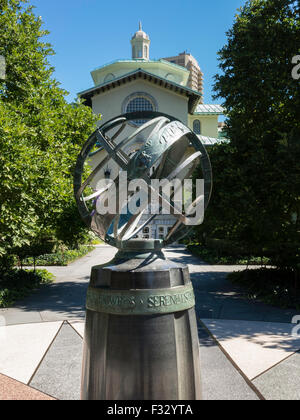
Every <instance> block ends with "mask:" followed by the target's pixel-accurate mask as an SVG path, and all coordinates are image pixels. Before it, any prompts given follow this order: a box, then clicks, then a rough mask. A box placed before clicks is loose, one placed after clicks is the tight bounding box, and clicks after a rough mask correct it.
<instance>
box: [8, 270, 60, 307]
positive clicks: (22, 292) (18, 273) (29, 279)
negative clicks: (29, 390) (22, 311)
mask: <svg viewBox="0 0 300 420" xmlns="http://www.w3.org/2000/svg"><path fill="white" fill-rule="evenodd" d="M53 280H54V276H53V275H52V274H51V273H49V272H48V271H46V270H26V271H25V270H13V269H12V270H9V271H7V272H6V273H4V274H3V275H2V277H1V278H0V308H7V307H8V306H11V305H12V304H13V303H14V302H16V301H17V300H20V299H23V298H24V297H26V296H28V295H29V294H31V293H32V291H34V290H35V289H38V288H40V287H42V286H43V285H46V284H49V283H52V282H53Z"/></svg>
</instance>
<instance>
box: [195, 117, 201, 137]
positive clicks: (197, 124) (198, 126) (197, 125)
mask: <svg viewBox="0 0 300 420" xmlns="http://www.w3.org/2000/svg"><path fill="white" fill-rule="evenodd" d="M193 131H194V133H195V134H201V123H200V121H199V120H194V122H193Z"/></svg>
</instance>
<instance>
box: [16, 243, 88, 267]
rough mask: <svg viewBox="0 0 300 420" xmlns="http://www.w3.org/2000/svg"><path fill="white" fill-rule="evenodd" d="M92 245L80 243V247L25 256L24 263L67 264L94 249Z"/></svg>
mask: <svg viewBox="0 0 300 420" xmlns="http://www.w3.org/2000/svg"><path fill="white" fill-rule="evenodd" d="M93 249H95V248H94V246H92V245H80V246H79V247H78V249H66V250H59V251H57V252H54V253H51V254H45V255H41V256H39V257H29V258H24V259H23V261H22V265H29V266H55V265H56V266H66V265H68V264H70V263H71V262H73V261H75V260H77V259H78V258H81V257H84V256H85V255H86V254H88V253H89V252H91V251H93Z"/></svg>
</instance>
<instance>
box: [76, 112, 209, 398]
mask: <svg viewBox="0 0 300 420" xmlns="http://www.w3.org/2000/svg"><path fill="white" fill-rule="evenodd" d="M199 164H200V165H201V167H202V173H203V179H204V183H203V184H201V185H204V187H203V189H200V193H199V191H198V190H197V191H196V194H198V195H197V196H196V197H195V198H194V199H193V198H192V197H193V190H192V189H191V188H190V187H191V183H185V181H186V180H187V179H190V178H191V177H192V174H193V172H194V170H195V168H196V166H197V165H199ZM125 180H126V185H125V184H124V182H125ZM137 180H138V183H136V182H137ZM153 180H156V181H159V180H164V181H166V182H167V181H168V182H169V183H172V182H173V181H174V180H176V182H177V183H176V182H175V183H174V184H172V185H173V187H172V188H169V190H168V191H169V195H168V194H165V192H164V190H161V189H160V188H157V185H158V184H155V183H153ZM127 182H129V183H130V182H132V183H133V185H135V186H136V191H135V192H136V194H135V193H134V192H133V190H131V192H130V193H128V191H127ZM179 184H180V185H179ZM182 184H184V185H185V187H183V189H180V186H181V185H182ZM124 185H125V186H124ZM199 185H200V184H199ZM188 187H189V188H188ZM128 189H129V188H128ZM211 190H212V171H211V165H210V161H209V158H208V155H207V152H206V149H205V147H204V146H203V144H202V143H201V141H200V140H199V138H198V137H197V136H196V135H195V134H194V133H193V132H192V131H191V130H190V129H189V128H188V127H186V126H185V125H184V124H182V123H181V122H180V121H178V120H177V119H176V118H174V117H172V116H169V115H166V114H162V113H157V112H135V113H130V114H124V115H121V116H119V117H116V118H114V119H112V120H110V121H108V122H106V123H105V124H103V125H102V126H101V127H100V128H99V129H97V130H96V131H95V132H94V133H93V134H92V135H91V136H90V138H89V139H88V140H87V142H86V144H85V145H84V147H83V149H82V151H81V153H80V155H79V157H78V160H77V165H76V169H75V178H74V191H75V197H76V201H77V205H78V209H79V212H80V214H81V216H82V218H83V220H84V221H85V222H86V224H87V225H88V226H89V227H90V228H91V229H92V231H93V232H94V233H96V234H97V235H98V236H99V237H100V238H101V239H102V240H104V241H105V242H106V243H108V244H110V245H112V246H115V247H117V248H118V250H119V251H118V253H117V254H116V257H115V258H114V260H113V261H111V262H109V263H107V264H104V265H100V266H96V267H93V268H92V273H91V281H90V285H89V288H88V292H87V304H86V308H87V314H86V326H85V338H84V358H83V376H82V390H81V395H82V399H85V400H117V399H119V400H137V399H140V400H155V399H157V400H186V399H191V400H192V399H201V390H200V365H199V347H198V337H197V327H196V318H195V311H194V305H195V299H194V293H193V287H192V284H191V281H190V276H189V272H188V268H187V266H185V265H182V264H178V263H174V262H171V261H169V260H167V259H166V258H165V256H164V254H163V252H162V248H163V247H165V246H167V245H169V244H171V243H173V242H175V241H178V240H180V239H181V238H182V237H184V236H185V235H187V234H188V233H189V231H190V230H191V229H193V225H195V224H200V223H202V221H203V217H204V209H205V208H206V207H207V205H208V203H209V199H210V196H211ZM178 191H179V193H178ZM182 196H184V197H185V201H187V202H188V204H187V205H185V206H184V209H183V208H182V206H179V204H182V200H180V197H182ZM178 197H179V198H178ZM153 208H155V209H156V210H155V211H153ZM103 209H104V210H103ZM166 209H168V211H169V212H170V214H172V219H171V220H174V223H173V226H171V227H170V229H169V232H168V235H167V236H166V237H165V238H164V239H137V238H138V234H139V233H140V232H141V231H143V229H144V228H145V227H147V226H149V224H151V223H155V219H156V218H157V217H158V215H159V214H167V213H166ZM197 209H198V210H199V209H202V211H200V212H198V211H197Z"/></svg>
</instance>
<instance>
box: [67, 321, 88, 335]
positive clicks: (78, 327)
mask: <svg viewBox="0 0 300 420" xmlns="http://www.w3.org/2000/svg"><path fill="white" fill-rule="evenodd" d="M69 324H70V325H71V326H72V327H73V328H74V329H75V330H76V331H77V333H78V334H79V335H80V337H82V338H83V336H84V326H85V323H84V322H76V321H75V322H73V321H69Z"/></svg>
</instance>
